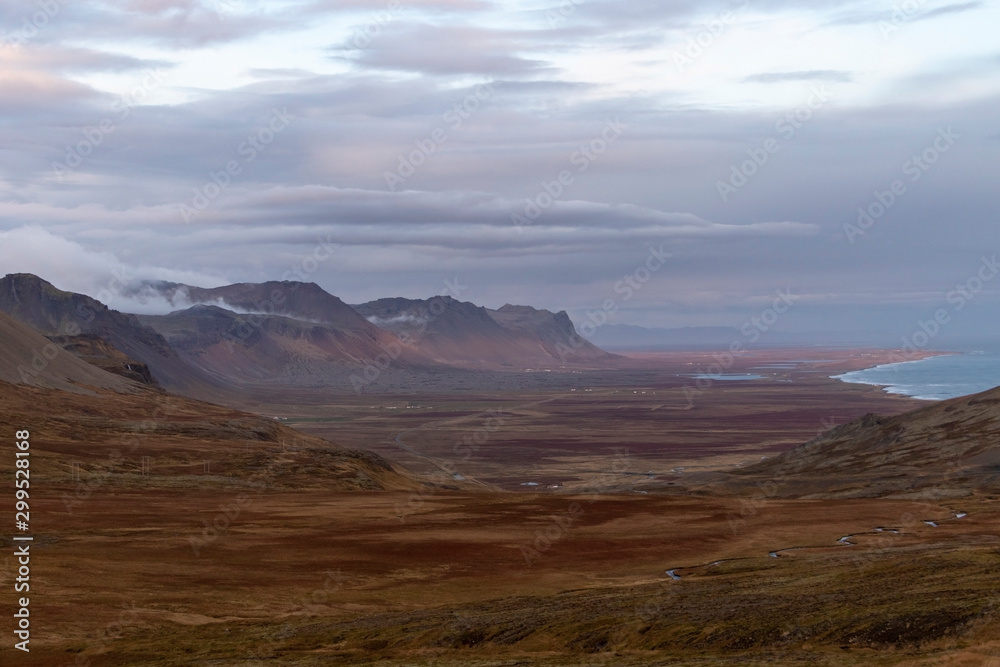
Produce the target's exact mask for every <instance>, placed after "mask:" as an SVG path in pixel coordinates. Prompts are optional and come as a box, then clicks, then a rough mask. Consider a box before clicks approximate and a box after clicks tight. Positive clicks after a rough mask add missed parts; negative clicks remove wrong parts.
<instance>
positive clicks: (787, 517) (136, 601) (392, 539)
mask: <svg viewBox="0 0 1000 667" xmlns="http://www.w3.org/2000/svg"><path fill="white" fill-rule="evenodd" d="M798 354H799V353H798V352H796V355H798ZM810 354H811V355H812V356H809V357H802V356H797V357H796V358H797V359H799V360H801V359H807V360H809V361H800V362H798V363H796V364H795V365H793V366H783V367H779V368H776V369H774V368H772V369H768V370H767V371H766V375H765V377H763V378H761V379H757V380H752V381H739V382H735V381H733V382H727V381H718V382H714V383H711V384H709V385H707V386H704V388H703V390H702V391H701V393H700V394H697V395H695V396H694V397H693V398H694V400H693V401H688V400H687V398H686V396H685V387H688V386H692V385H693V382H692V381H691V377H690V375H689V374H687V371H686V370H685V369H689V367H690V366H692V365H693V366H694V367H695V368H697V367H698V366H699V364H703V363H706V362H707V360H708V359H709V358H710V356H708V355H702V357H701V358H699V357H697V356H687V357H683V356H679V355H677V356H673V357H669V358H668V357H661V358H660V359H659V361H658V362H657V363H658V364H660V365H659V366H656V365H655V364H653V363H652V361H651V360H650V359H642V360H639V361H637V362H636V363H637V364H641V365H643V366H644V368H635V369H632V370H627V369H625V370H621V371H618V372H617V373H619V374H618V375H617V376H611V375H606V376H600V375H593V376H583V377H581V378H579V379H574V378H569V377H568V376H567V377H562V378H559V381H561V382H562V383H563V386H560V387H549V388H547V389H545V390H544V391H543V390H541V389H538V388H537V387H536V388H534V389H532V390H531V391H525V392H522V393H520V394H518V393H510V392H486V391H483V392H477V393H472V394H463V395H456V394H455V393H454V392H452V393H447V394H444V393H431V394H424V395H417V396H410V397H408V398H407V397H403V396H401V395H388V396H386V395H383V396H369V395H362V396H355V395H351V396H344V395H339V396H337V395H332V394H328V393H324V392H322V391H314V392H313V393H312V394H308V393H305V392H299V393H296V392H287V393H286V395H285V397H284V400H279V399H278V398H276V394H273V393H272V394H269V395H264V394H263V393H260V394H257V395H256V396H255V397H254V398H253V408H254V409H255V411H257V412H259V413H261V414H264V415H267V416H268V417H269V419H267V420H256V421H255V420H253V419H252V418H251V419H248V418H247V417H246V416H242V417H241V416H239V415H238V414H237V413H233V411H231V410H229V409H227V408H216V409H214V412H213V413H212V414H211V415H208V414H201V415H199V414H198V410H199V408H198V406H197V405H196V404H193V403H191V402H186V401H183V400H178V399H174V398H171V397H169V396H166V395H163V394H156V393H153V392H149V393H146V394H143V395H142V396H141V397H138V398H134V397H118V396H117V395H113V394H110V393H107V394H102V395H100V396H97V397H87V396H77V395H73V397H72V398H65V399H61V400H64V401H65V405H63V409H64V411H65V412H64V413H63V414H59V413H55V412H53V409H52V405H51V404H50V405H48V406H47V407H46V405H45V401H51V400H52V397H53V396H55V395H56V394H55V393H53V392H52V391H44V390H28V389H24V388H13V389H12V388H11V387H12V386H11V385H4V391H3V392H0V426H2V427H3V428H4V430H5V431H7V430H11V429H15V428H28V427H30V428H31V429H32V443H33V444H32V447H33V452H37V458H35V459H33V461H34V463H33V464H32V465H33V466H34V467H33V472H32V489H33V492H32V508H31V509H32V516H33V521H32V525H33V528H34V529H35V542H34V543H33V546H32V562H31V576H32V580H31V598H32V606H31V623H32V628H33V634H32V643H31V652H30V654H24V653H21V652H17V651H15V650H14V649H13V648H12V645H13V641H12V640H11V638H10V637H9V638H8V641H7V642H5V644H4V645H3V646H0V662H2V663H3V664H23V665H45V666H51V665H67V666H68V665H78V666H82V665H94V666H98V665H163V666H167V665H191V664H195V665H261V666H263V665H272V664H273V665H277V664H282V665H284V664H293V665H295V664H300V665H337V664H341V665H373V666H374V665H443V666H444V665H446V666H449V667H450V666H456V667H457V666H458V665H482V666H484V667H485V666H486V665H492V666H500V665H528V664H531V665H534V664H538V665H754V664H761V665H763V664H778V665H796V664H817V665H858V664H866V665H925V666H927V667H931V666H935V667H938V666H942V667H944V666H947V667H959V666H964V665H970V666H971V665H990V664H998V665H1000V618H998V616H997V614H998V613H1000V597H998V593H997V591H1000V537H998V535H1000V499H998V497H997V496H996V495H992V493H991V492H989V491H983V490H980V491H973V490H969V491H967V492H965V493H960V494H955V493H953V494H951V497H948V498H941V497H934V494H931V493H928V494H926V495H924V496H914V497H909V498H907V499H892V498H858V499H834V500H818V499H812V500H809V499H790V498H779V497H775V496H774V494H773V491H772V488H771V487H770V486H769V485H768V484H766V480H765V481H764V482H760V481H759V480H757V481H754V480H751V481H749V482H747V484H746V485H745V486H744V487H739V486H733V485H729V486H725V487H722V486H717V485H715V484H713V482H712V477H711V475H709V474H707V473H708V471H710V470H720V469H727V468H728V469H732V468H734V467H737V466H739V465H741V464H745V463H748V462H753V461H759V460H760V458H761V456H769V455H773V454H774V453H776V452H780V451H783V450H785V449H788V448H790V447H792V446H793V445H795V444H798V443H800V442H803V441H804V440H807V439H809V438H810V437H812V436H813V435H815V434H816V432H817V431H819V430H821V429H823V428H824V421H823V420H824V419H828V418H829V419H835V420H836V422H837V423H843V422H846V421H848V420H850V419H853V418H856V417H858V416H861V415H863V414H865V413H867V412H881V413H883V414H886V413H892V414H898V413H900V412H903V411H905V410H907V409H912V408H913V407H915V406H917V405H922V403H920V402H917V401H912V400H909V399H904V398H900V397H893V396H888V395H885V394H883V393H882V392H880V391H879V390H878V389H876V388H873V387H864V386H858V385H846V384H843V383H839V382H836V381H834V380H830V379H829V377H828V376H829V375H832V374H835V373H836V372H839V371H842V370H843V369H846V368H850V367H858V366H859V365H860V364H869V365H870V364H872V363H873V362H874V363H877V362H878V359H879V357H878V354H879V353H875V352H872V351H828V352H824V353H822V354H820V353H817V352H816V351H811V353H810ZM883 354H884V353H883ZM768 355H769V356H768ZM829 355H839V356H835V357H834V358H827V357H828V356H829ZM871 355H875V356H871ZM785 359H786V361H787V359H788V355H787V353H786V355H785ZM776 360H779V361H780V355H779V354H778V353H777V352H768V353H761V355H760V356H758V357H755V358H752V359H746V360H741V362H740V364H742V365H740V364H734V365H733V367H732V368H731V369H727V372H751V371H753V369H754V368H757V367H759V366H761V365H767V364H768V363H773V362H775V361H776ZM817 360H819V361H817ZM744 361H745V363H744ZM753 372H756V371H753ZM762 374H764V373H762ZM637 378H638V380H639V381H637ZM553 382H554V381H553ZM694 386H695V388H698V387H697V385H694ZM574 389H575V390H576V391H572V390H574ZM588 389H590V390H592V391H588ZM642 392H645V393H642ZM307 396H311V402H305V401H304V400H303V399H304V398H305V397H307ZM407 403H409V405H407ZM390 408H394V409H390ZM498 410H499V414H500V415H501V417H500V419H501V421H499V422H498V421H494V422H487V421H485V420H488V419H490V416H489V415H490V413H491V411H492V412H493V413H494V417H493V419H494V420H496V419H498V418H497V417H496V414H497V411H498ZM275 417H277V418H278V419H274V418H275ZM285 424H287V425H292V426H294V427H296V428H298V429H300V430H301V431H305V432H306V433H308V434H316V435H323V436H325V437H329V438H330V439H331V440H334V441H336V442H339V443H342V444H346V445H350V446H353V447H365V448H368V449H370V450H371V451H374V452H380V453H384V454H385V455H386V456H388V457H391V458H394V459H397V460H402V461H405V463H406V464H407V465H408V466H410V467H411V468H413V469H414V470H417V471H418V472H420V473H429V474H430V475H431V477H430V478H429V479H428V478H421V477H419V476H416V475H398V474H396V473H395V472H393V471H392V470H390V469H388V468H387V467H385V466H384V465H383V462H382V461H381V459H378V458H377V457H370V458H365V457H363V456H362V457H360V458H359V456H360V455H353V454H351V455H348V454H346V453H344V452H343V451H342V450H340V449H338V448H336V447H335V446H334V445H329V443H326V445H324V443H322V442H321V441H319V440H317V439H316V438H313V437H310V436H309V435H300V436H299V437H297V438H296V437H291V438H289V437H288V433H289V432H287V431H286V430H282V429H280V428H279V427H278V425H285ZM826 427H827V428H828V427H829V424H827V425H826ZM477 433H480V434H481V436H480V438H479V439H478V440H477V438H476V434H477ZM466 436H468V437H471V440H465V439H464V438H465V437H466ZM129 443H132V445H130V446H128V447H126V445H128V444H129ZM456 444H464V445H465V446H466V447H468V449H466V450H456V449H455V447H456ZM327 445H328V447H327ZM473 445H474V446H475V448H473V447H472V446H473ZM116 451H121V452H122V455H120V456H118V457H117V458H116V457H115V455H114V452H116ZM466 453H468V456H466V455H465V454H466ZM33 456H35V454H34V453H33ZM142 456H146V457H149V458H148V459H147V461H146V463H145V464H141V463H140V460H141V457H142ZM9 461H10V457H8V459H7V461H5V462H4V465H3V468H2V469H0V474H2V478H3V479H4V480H7V481H5V482H4V484H3V486H5V487H7V488H11V487H12V485H11V484H9V483H8V481H9V480H11V479H12V477H13V467H12V466H10V465H9ZM525 482H532V483H534V484H537V486H524V485H523V484H524V483H525ZM512 491H516V492H512ZM5 512H7V511H6V510H5ZM7 514H12V512H7ZM959 515H962V516H959ZM5 516H6V514H5ZM8 518H9V519H10V520H11V521H12V520H13V517H12V516H10V517H8ZM928 522H930V523H928ZM932 524H933V525H932ZM0 541H2V545H0V546H2V550H0V585H2V586H3V588H4V589H5V590H8V591H9V590H10V587H11V586H12V580H13V576H14V574H13V573H14V572H15V570H14V567H15V565H14V558H13V555H12V554H13V549H14V544H13V542H12V541H11V540H10V539H9V538H3V539H2V540H0Z"/></svg>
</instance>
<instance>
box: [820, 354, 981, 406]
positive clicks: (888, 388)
mask: <svg viewBox="0 0 1000 667" xmlns="http://www.w3.org/2000/svg"><path fill="white" fill-rule="evenodd" d="M963 354H966V353H964V352H956V351H936V350H925V351H921V352H920V353H919V356H917V355H915V356H916V358H914V359H907V360H906V361H893V362H889V363H881V364H876V365H874V366H869V367H866V368H858V369H854V370H849V371H846V372H844V373H839V374H837V375H831V376H830V379H832V380H838V381H840V382H844V383H846V384H855V385H865V386H869V387H878V388H879V389H880V390H881V391H883V392H885V393H886V394H889V395H891V396H904V397H906V398H911V399H914V400H918V401H929V402H934V401H942V400H947V399H945V398H937V397H929V396H925V395H922V394H921V393H920V392H907V391H903V390H899V391H892V389H893V388H898V387H899V386H900V385H898V384H897V383H894V382H876V381H873V380H867V379H862V378H860V377H855V378H853V379H849V378H848V376H851V375H854V376H859V375H860V374H862V373H866V372H871V371H876V370H879V369H889V368H892V367H898V366H906V365H909V364H916V363H922V362H925V361H928V360H929V359H934V358H936V357H950V356H956V355H963Z"/></svg>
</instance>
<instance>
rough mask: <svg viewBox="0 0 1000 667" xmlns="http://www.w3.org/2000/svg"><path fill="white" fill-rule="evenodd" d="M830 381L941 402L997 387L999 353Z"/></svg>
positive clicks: (967, 354) (927, 361)
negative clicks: (868, 386)
mask: <svg viewBox="0 0 1000 667" xmlns="http://www.w3.org/2000/svg"><path fill="white" fill-rule="evenodd" d="M833 377H834V378H835V379H837V380H843V381H844V382H854V383H857V384H871V385H878V386H881V387H883V388H884V389H885V391H887V392H889V393H890V394H901V395H903V396H912V397H913V398H920V399H924V400H928V401H942V400H944V399H947V398H955V397H957V396H966V395H968V394H975V393H978V392H981V391H986V390H987V389H992V388H993V387H996V386H1000V353H998V352H988V351H983V350H977V351H973V352H960V353H953V354H945V355H942V356H937V357H928V358H926V359H920V360H917V361H904V362H901V363H898V364H883V365H881V366H875V367H874V368H867V369H865V370H861V371H851V372H850V373H844V374H843V375H835V376H833Z"/></svg>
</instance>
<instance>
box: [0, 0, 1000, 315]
mask: <svg viewBox="0 0 1000 667" xmlns="http://www.w3.org/2000/svg"><path fill="white" fill-rule="evenodd" d="M998 25H1000V7H998V4H997V3H996V2H977V1H973V2H957V3H948V2H937V1H933V0H897V1H896V2H895V4H893V3H891V2H882V3H872V2H849V1H839V0H825V1H822V0H821V1H818V2H813V3H808V6H806V4H805V3H787V2H778V1H774V0H750V1H749V2H745V1H744V0H737V1H736V2H730V1H729V0H723V1H721V2H686V1H685V2H647V1H646V0H630V1H629V2H624V1H617V2H611V1H606V0H566V1H565V2H563V3H562V4H561V5H560V4H559V3H558V2H556V1H555V0H553V1H552V2H550V3H547V2H545V1H537V2H535V1H514V2H503V3H499V2H497V3H493V2H490V1H488V0H428V1H416V0H385V1H383V0H376V1H374V2H367V1H365V0H343V1H336V0H301V1H289V2H269V1H254V0H204V1H203V2H201V1H198V0H120V1H116V2H100V1H96V2H85V3H84V2H71V1H70V0H63V1H62V2H60V1H59V0H42V1H41V2H33V3H29V2H9V1H4V2H0V30H3V32H2V33H0V43H2V47H0V91H2V94H0V136H2V140H0V234H3V238H2V239H0V269H2V270H3V273H7V272H14V271H30V272H34V273H38V274H39V275H41V276H42V277H44V278H47V279H48V280H50V281H52V282H53V283H55V284H56V285H57V286H59V287H62V288H64V289H72V290H76V291H83V292H86V293H89V294H91V295H94V296H96V295H97V294H98V293H100V292H101V290H102V289H107V288H108V286H109V285H111V287H112V290H111V293H112V294H113V298H112V299H111V301H112V303H111V304H110V305H112V307H118V308H122V309H129V307H130V306H132V307H134V304H131V303H130V302H129V301H128V299H126V298H125V297H124V296H122V295H120V294H119V293H118V291H117V282H116V281H115V282H112V271H117V272H118V273H119V274H120V275H121V276H122V277H123V278H124V279H125V280H128V281H132V280H140V279H148V278H161V279H169V280H178V281H181V282H189V283H193V284H199V285H203V286H214V285H219V284H225V283H229V282H237V281H262V280H269V279H281V278H288V279H303V278H304V279H306V280H310V281H315V282H317V283H319V284H320V285H321V286H323V287H324V288H325V289H327V290H328V291H330V292H332V293H333V294H336V295H338V296H340V297H341V298H343V299H344V300H346V301H348V302H361V301H366V300H369V299H374V298H378V297H383V296H408V297H429V296H432V295H434V294H438V293H441V292H442V291H444V290H445V289H446V283H445V281H451V282H452V283H453V284H454V283H455V282H456V281H457V283H458V285H460V286H461V287H462V290H461V295H460V297H461V298H462V299H463V300H471V301H474V302H476V303H479V304H482V305H486V306H490V307H497V306H500V305H502V304H503V303H506V302H513V303H520V304H530V305H534V306H538V307H544V308H549V309H553V310H561V309H566V310H568V311H569V312H570V314H571V315H572V316H573V317H574V319H575V320H576V321H577V322H580V321H583V320H585V319H586V317H587V315H586V313H587V311H588V310H589V311H591V312H594V311H596V310H598V309H602V308H603V306H605V305H611V302H613V307H614V309H617V312H616V314H615V315H614V316H613V317H612V321H615V322H622V323H630V324H637V325H644V326H668V327H669V326H688V325H733V326H739V325H740V324H741V323H742V322H743V321H745V320H746V319H748V318H749V317H752V316H754V315H756V314H759V313H760V312H762V310H763V309H766V308H767V307H768V306H769V305H770V304H771V303H772V302H773V300H774V298H775V293H776V291H777V290H779V289H780V290H790V291H791V293H792V294H793V295H795V297H796V301H795V305H794V307H793V308H791V309H790V310H789V312H788V313H786V314H784V315H783V316H782V320H781V322H779V323H778V326H779V328H782V329H786V330H792V331H795V330H798V331H802V330H864V329H879V330H888V331H898V332H899V334H901V335H905V334H908V333H910V332H912V331H913V330H914V329H915V327H916V326H917V325H918V322H919V321H920V320H925V319H926V318H928V317H932V316H933V315H934V313H935V311H936V310H938V309H941V308H944V309H947V310H948V312H949V314H950V315H952V316H953V317H951V320H952V322H953V323H950V324H949V326H951V327H952V330H954V331H958V330H962V331H969V332H975V331H977V330H979V331H982V332H983V333H991V332H992V331H994V330H995V329H996V327H997V325H998V324H1000V308H998V306H1000V303H998V301H1000V300H998V299H997V298H996V294H997V291H998V289H997V288H998V287H1000V278H998V279H997V280H996V281H994V282H991V281H990V279H989V278H992V276H991V275H989V273H990V272H989V270H982V269H981V264H982V258H983V257H984V256H985V257H987V258H992V257H993V255H994V253H1000V224H998V223H1000V220H998V216H997V212H998V203H1000V202H998V200H1000V194H998V193H1000V187H998V185H997V183H998V181H997V178H998V175H1000V120H998V119H1000V113H998V111H1000V104H998V102H1000V46H998V42H997V38H996V28H997V26H998ZM915 157H916V158H917V159H916V160H914V158H915ZM560 179H561V182H560ZM894 181H898V182H896V183H895V190H896V192H895V193H894V192H893V188H894ZM879 199H881V200H882V201H881V202H880V201H879ZM859 207H861V208H862V209H867V210H868V211H869V212H870V214H871V215H872V217H871V218H870V219H868V220H865V219H862V220H861V222H860V224H859V220H858V218H859ZM650 248H652V249H653V250H655V251H656V253H661V252H662V253H664V254H669V255H670V257H669V258H667V259H666V260H665V261H663V260H651V259H650V258H651V251H650ZM647 260H649V261H650V266H652V267H656V270H655V271H651V272H649V273H647V269H646V268H641V267H645V266H646V262H647ZM661 262H662V266H659V265H660V263H661ZM977 272H981V274H980V275H981V277H984V278H986V277H987V276H989V277H988V278H986V279H985V280H983V281H982V282H981V283H980V284H978V285H977V283H976V281H975V280H973V281H972V284H971V285H969V288H970V291H969V297H970V298H969V299H965V300H966V302H967V306H963V308H961V309H959V308H958V307H957V304H958V301H957V299H955V298H952V299H951V300H950V301H949V299H948V294H949V292H952V291H954V290H955V289H956V287H957V286H958V285H966V284H967V283H968V281H969V280H970V279H971V278H973V277H974V276H976V274H977ZM625 276H632V280H633V281H634V282H635V284H636V285H638V287H637V288H636V289H632V288H629V289H625V287H626V285H625V284H624V283H622V282H619V281H622V280H623V278H624V277H625ZM646 278H648V281H646V282H642V281H643V280H644V279H646ZM980 285H981V289H982V291H978V292H977V291H976V289H978V287H979V286H980ZM616 286H617V288H616ZM107 293H108V292H105V294H107ZM963 298H964V297H963Z"/></svg>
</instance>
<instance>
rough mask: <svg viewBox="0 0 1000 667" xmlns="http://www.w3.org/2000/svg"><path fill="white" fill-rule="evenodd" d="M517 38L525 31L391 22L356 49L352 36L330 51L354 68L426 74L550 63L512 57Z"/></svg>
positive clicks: (502, 70) (527, 68) (494, 71)
mask: <svg viewBox="0 0 1000 667" xmlns="http://www.w3.org/2000/svg"><path fill="white" fill-rule="evenodd" d="M519 38H524V35H523V34H521V33H518V32H513V31H503V30H491V29H486V28H476V27H471V26H463V27H454V26H438V25H431V24H425V23H407V24H403V23H399V22H392V23H389V24H388V25H387V26H386V27H385V28H384V29H382V31H381V32H380V33H379V34H378V35H376V36H374V37H373V38H371V42H370V44H368V45H367V46H364V47H363V48H358V44H356V43H355V42H356V38H355V39H352V40H349V41H348V42H347V43H345V44H341V45H338V46H335V47H334V48H333V49H332V53H333V55H334V57H336V58H343V59H346V60H348V61H349V62H351V63H353V64H354V65H355V66H357V67H363V68H372V69H384V70H397V71H406V72H420V73H424V74H431V75H460V74H484V75H490V76H493V75H510V74H527V73H534V72H539V71H541V70H543V69H545V68H546V67H549V65H548V63H546V62H545V61H542V60H538V59H532V58H524V57H522V56H519V55H517V54H516V53H517V51H518V46H517V44H518V40H519ZM457 54H461V55H460V56H458V55H457Z"/></svg>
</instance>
